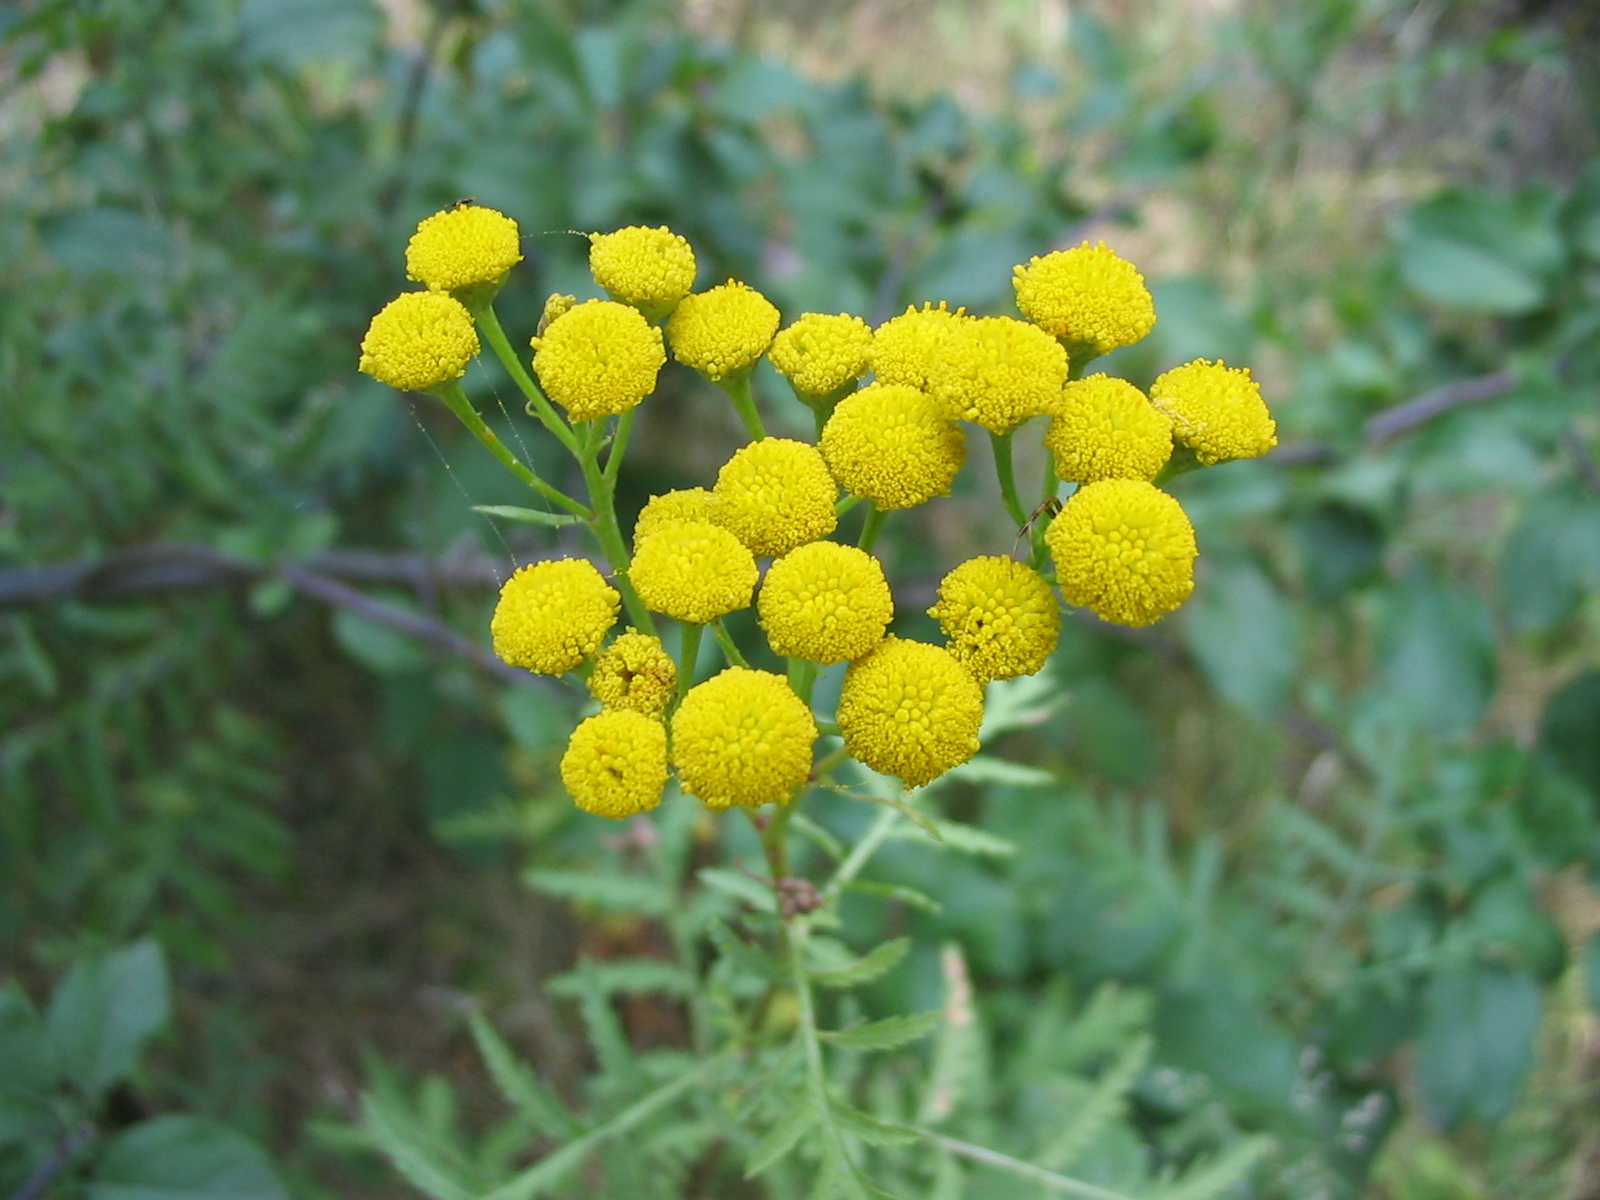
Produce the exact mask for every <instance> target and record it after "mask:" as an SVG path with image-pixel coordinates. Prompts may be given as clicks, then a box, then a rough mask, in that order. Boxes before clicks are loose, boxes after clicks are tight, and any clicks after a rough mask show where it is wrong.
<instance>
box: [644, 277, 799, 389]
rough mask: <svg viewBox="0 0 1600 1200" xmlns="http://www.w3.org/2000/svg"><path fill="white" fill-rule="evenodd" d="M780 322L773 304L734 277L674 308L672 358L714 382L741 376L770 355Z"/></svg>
mask: <svg viewBox="0 0 1600 1200" xmlns="http://www.w3.org/2000/svg"><path fill="white" fill-rule="evenodd" d="M780 319H781V318H780V316H779V314H778V310H777V309H776V308H774V307H773V306H772V302H771V301H770V300H768V299H767V298H766V297H765V296H763V295H762V294H761V293H760V292H758V291H756V290H755V289H754V288H752V287H748V286H746V285H745V284H742V283H737V282H735V281H734V280H731V279H730V280H729V281H728V282H727V283H724V284H722V285H721V286H719V287H714V288H711V289H710V290H709V291H704V292H696V293H694V294H693V295H690V296H685V297H684V298H683V299H682V300H680V301H679V302H678V307H677V308H675V309H673V310H672V319H671V320H669V321H668V322H667V337H668V339H669V340H670V341H671V342H672V357H674V358H676V359H677V360H678V361H679V362H681V363H683V364H684V365H685V366H688V367H693V368H694V369H695V370H696V371H699V372H700V374H702V375H704V376H705V377H706V378H707V379H709V380H711V381H712V382H713V383H716V382H718V381H720V380H723V379H737V378H740V377H741V376H743V375H746V374H748V373H749V371H750V368H751V367H753V366H755V365H756V361H757V360H758V359H759V358H760V357H761V356H762V355H763V354H765V353H766V351H767V347H768V346H770V345H771V344H772V337H773V335H774V334H775V333H777V332H778V322H779V320H780Z"/></svg>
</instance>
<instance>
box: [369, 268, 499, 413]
mask: <svg viewBox="0 0 1600 1200" xmlns="http://www.w3.org/2000/svg"><path fill="white" fill-rule="evenodd" d="M477 353H478V331H477V330H476V329H474V328H473V327H472V315H471V314H470V313H469V312H467V310H466V308H465V307H464V306H463V305H462V304H461V302H460V301H459V300H455V299H452V298H451V297H449V296H446V295H443V294H442V293H439V292H406V293H405V294H403V295H400V296H396V297H395V298H394V299H393V300H391V301H389V303H387V304H385V305H384V306H383V308H382V309H381V310H380V311H379V313H378V315H377V316H375V317H373V318H372V324H370V325H369V326H367V336H366V337H364V338H362V339H361V363H360V366H361V370H362V371H363V372H365V373H366V374H368V375H371V376H372V377H373V378H374V379H376V380H377V381H378V382H379V383H387V384H388V385H389V386H390V387H393V388H399V389H400V390H401V391H403V392H426V391H428V390H430V389H432V388H436V387H439V386H440V385H441V384H446V383H454V382H455V381H456V380H458V379H460V378H461V377H462V376H463V375H465V374H466V373H467V364H468V363H470V362H471V361H472V358H473V355H475V354H477Z"/></svg>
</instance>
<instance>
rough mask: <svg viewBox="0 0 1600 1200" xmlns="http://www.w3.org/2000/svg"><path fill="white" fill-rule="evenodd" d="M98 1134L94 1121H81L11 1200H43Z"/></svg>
mask: <svg viewBox="0 0 1600 1200" xmlns="http://www.w3.org/2000/svg"><path fill="white" fill-rule="evenodd" d="M96 1136H98V1135H97V1133H96V1130H95V1127H94V1122H92V1121H80V1122H79V1123H78V1124H77V1125H75V1126H74V1127H73V1128H72V1129H70V1130H68V1131H67V1133H66V1134H64V1135H63V1136H62V1138H61V1140H60V1141H58V1142H57V1143H56V1145H55V1149H54V1150H52V1151H51V1152H50V1157H48V1158H46V1159H45V1160H44V1161H43V1162H42V1163H40V1164H39V1165H38V1166H37V1167H36V1168H34V1172H33V1174H32V1175H29V1176H28V1178H26V1179H25V1180H23V1181H22V1186H21V1187H19V1188H18V1189H17V1190H16V1191H14V1192H12V1193H11V1200H43V1198H44V1197H45V1196H47V1195H48V1194H49V1192H50V1188H51V1187H52V1186H53V1185H54V1184H55V1181H56V1178H57V1176H59V1175H60V1174H61V1173H62V1172H63V1171H65V1170H66V1169H67V1168H68V1167H70V1166H71V1165H72V1160H73V1159H75V1158H77V1157H78V1155H79V1154H81V1153H83V1151H84V1150H86V1149H88V1148H89V1145H90V1143H91V1142H93V1141H94V1140H95V1138H96Z"/></svg>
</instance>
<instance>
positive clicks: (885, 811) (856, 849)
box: [822, 806, 900, 900]
mask: <svg viewBox="0 0 1600 1200" xmlns="http://www.w3.org/2000/svg"><path fill="white" fill-rule="evenodd" d="M899 823H900V810H899V809H897V808H889V807H887V806H885V807H883V808H880V809H879V810H878V819H877V820H875V821H873V823H872V825H871V827H870V828H869V829H868V830H867V832H866V834H865V835H864V836H863V837H862V839H861V840H860V841H859V842H857V843H856V844H855V845H854V846H852V847H851V848H850V854H849V857H847V858H846V859H845V860H844V861H843V862H842V863H840V864H839V869H838V870H837V871H835V872H834V873H833V878H832V879H830V880H828V882H827V885H826V886H825V887H824V888H823V889H822V898H823V899H824V900H832V899H833V898H834V897H835V896H837V895H838V894H839V892H840V891H841V890H843V888H844V886H845V884H847V883H849V882H850V881H851V880H852V879H854V878H855V877H856V876H857V875H859V874H861V871H862V869H863V868H864V867H865V866H866V865H867V863H868V862H869V861H871V859H872V856H873V855H874V854H876V853H877V852H878V847H879V846H882V845H883V843H884V842H885V841H886V840H887V839H888V837H889V835H890V834H891V833H893V832H894V827H895V826H896V825H898V824H899Z"/></svg>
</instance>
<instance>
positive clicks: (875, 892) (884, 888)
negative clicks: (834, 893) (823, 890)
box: [844, 879, 944, 916]
mask: <svg viewBox="0 0 1600 1200" xmlns="http://www.w3.org/2000/svg"><path fill="white" fill-rule="evenodd" d="M844 890H845V891H847V892H862V893H864V894H866V895H868V896H879V897H881V898H883V899H884V900H897V901H899V902H900V903H901V904H909V905H910V906H911V907H912V908H920V909H921V910H922V911H923V912H927V913H933V914H934V915H935V916H937V915H938V914H939V913H942V912H943V911H944V905H943V904H940V903H939V902H938V901H937V900H935V899H934V898H933V897H932V896H930V895H928V894H927V893H926V892H919V891H918V890H917V889H916V888H914V887H903V886H901V885H900V884H898V883H879V882H878V881H877V880H875V879H852V880H851V881H850V882H849V883H847V884H845V885H844Z"/></svg>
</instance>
